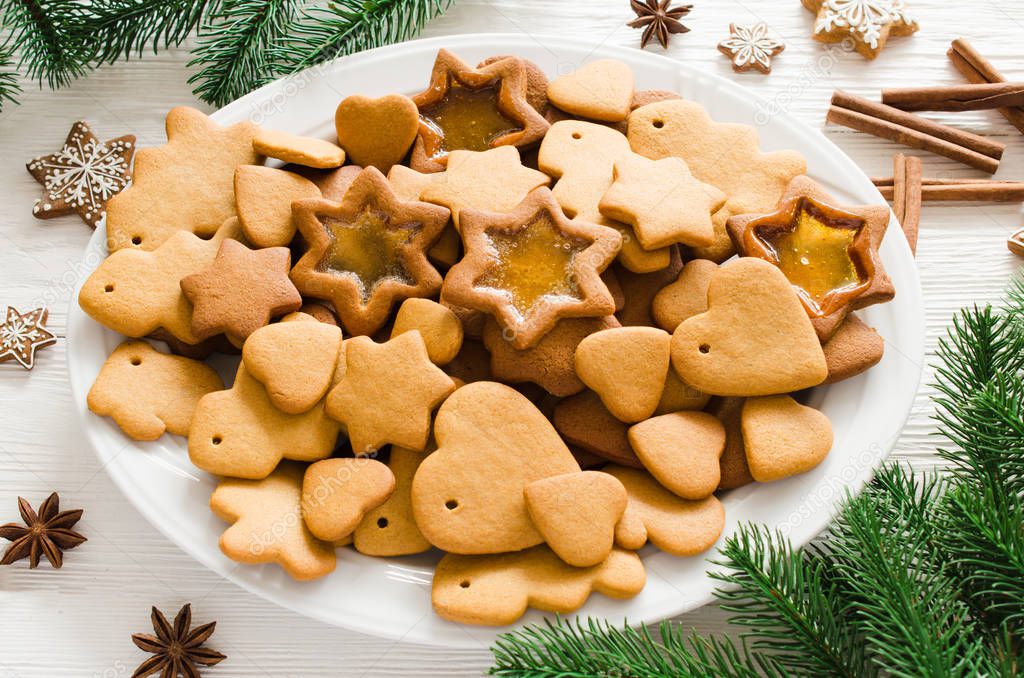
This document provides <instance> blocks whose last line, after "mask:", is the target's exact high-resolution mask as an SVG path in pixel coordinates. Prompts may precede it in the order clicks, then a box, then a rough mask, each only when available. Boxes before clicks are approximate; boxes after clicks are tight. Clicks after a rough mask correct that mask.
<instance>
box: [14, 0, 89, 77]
mask: <svg viewBox="0 0 1024 678" xmlns="http://www.w3.org/2000/svg"><path fill="white" fill-rule="evenodd" d="M82 12H83V5H82V4H81V3H78V2H68V1H67V0H0V26H2V27H3V28H4V29H5V30H6V31H8V36H7V41H8V44H10V45H14V46H16V47H17V49H18V52H19V55H20V58H19V60H18V67H19V69H21V70H23V72H24V73H25V75H26V76H27V77H28V78H29V79H30V80H38V81H39V82H40V84H42V83H44V82H45V83H46V84H47V85H48V86H49V87H50V88H52V89H56V88H58V87H63V86H65V85H67V84H68V83H70V82H71V81H72V80H74V79H75V78H77V77H78V76H80V75H82V74H83V73H84V72H85V71H86V70H87V66H86V64H87V62H88V60H89V55H90V53H91V48H90V47H89V46H88V45H87V43H85V42H83V41H82V40H79V39H75V38H74V34H73V29H72V26H74V25H75V24H77V23H78V22H80V21H81V17H82ZM9 91H10V90H9Z"/></svg>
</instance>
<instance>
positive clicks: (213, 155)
mask: <svg viewBox="0 0 1024 678" xmlns="http://www.w3.org/2000/svg"><path fill="white" fill-rule="evenodd" d="M166 127H167V143H166V144H165V145H163V146H158V147H156V148H140V149H138V151H137V152H136V153H135V168H134V170H133V172H132V184H131V186H129V187H128V188H126V189H124V190H123V191H121V192H120V193H118V194H117V195H115V196H114V197H113V198H111V199H110V202H109V203H107V245H108V247H109V248H110V250H111V251H112V252H113V251H115V250H120V249H124V248H126V247H134V248H138V249H143V250H153V249H156V248H157V247H159V246H160V245H161V244H162V243H163V242H164V241H165V240H167V239H168V238H169V237H171V236H172V235H173V234H174V233H175V232H176V231H181V230H183V231H188V232H190V233H194V234H196V235H198V236H200V237H209V236H211V235H213V233H214V232H215V231H216V230H217V229H218V228H219V227H220V225H221V224H223V223H224V222H225V221H226V220H227V219H229V218H231V217H233V216H235V190H234V177H235V168H236V167H238V166H239V165H261V164H263V157H262V156H261V155H260V154H259V153H257V152H256V151H255V150H254V149H253V145H252V142H253V139H254V138H255V137H256V135H257V133H258V132H259V128H258V127H256V126H255V125H253V124H252V123H250V122H240V123H238V124H236V125H232V126H230V127H221V126H220V125H218V124H217V123H215V122H213V121H212V120H210V119H209V118H208V117H206V116H205V115H203V114H202V113H200V112H199V111H197V110H195V109H194V108H187V107H184V106H179V107H178V108H174V109H171V112H170V113H168V114H167V123H166Z"/></svg>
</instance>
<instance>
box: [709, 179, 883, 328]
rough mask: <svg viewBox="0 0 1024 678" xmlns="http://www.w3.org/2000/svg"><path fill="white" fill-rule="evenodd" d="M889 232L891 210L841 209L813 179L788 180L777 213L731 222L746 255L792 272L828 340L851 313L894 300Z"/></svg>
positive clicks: (792, 280)
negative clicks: (887, 256)
mask: <svg viewBox="0 0 1024 678" xmlns="http://www.w3.org/2000/svg"><path fill="white" fill-rule="evenodd" d="M888 226H889V208H888V207H885V206H883V205H840V204H838V203H837V202H836V200H835V199H834V198H833V197H832V196H831V195H829V194H828V193H827V192H826V191H825V189H824V188H822V187H821V186H820V185H818V184H817V183H816V182H815V181H814V180H812V179H810V178H809V177H806V176H798V177H796V178H794V179H793V180H792V181H790V182H789V185H788V186H787V187H786V191H785V193H783V195H782V199H781V200H780V201H779V204H778V208H777V209H776V211H775V212H772V213H771V214H740V215H736V216H734V217H730V218H729V222H728V229H729V235H730V236H731V237H732V239H733V242H734V243H735V245H736V249H737V250H738V251H739V253H740V255H741V256H750V257H759V258H761V259H764V260H766V261H769V262H771V263H773V264H775V265H776V266H778V267H779V268H780V269H782V272H783V273H785V274H786V277H787V278H789V281H790V283H792V285H793V287H794V289H795V290H796V292H797V295H798V296H799V297H800V301H801V302H803V305H804V308H805V309H807V314H808V315H809V316H810V317H811V324H813V325H814V329H815V331H816V332H817V333H818V337H819V338H820V339H821V340H822V341H825V340H827V339H828V338H829V337H831V336H832V334H833V333H834V332H835V331H836V329H837V328H838V327H839V325H840V324H841V323H842V321H843V319H844V318H846V316H847V314H849V312H850V311H852V310H854V309H858V308H863V307H865V306H871V305H872V304H879V303H883V302H886V301H889V300H891V299H892V298H893V296H894V295H895V293H896V291H895V289H894V287H893V284H892V281H891V280H889V276H888V275H886V273H885V269H884V267H883V266H882V260H881V259H880V257H879V256H878V247H879V245H881V244H882V237H883V236H884V235H885V230H886V228H888Z"/></svg>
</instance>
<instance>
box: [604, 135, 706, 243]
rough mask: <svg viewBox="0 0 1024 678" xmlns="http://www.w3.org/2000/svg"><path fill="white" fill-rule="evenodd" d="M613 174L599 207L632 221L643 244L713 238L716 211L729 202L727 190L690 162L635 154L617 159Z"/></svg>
mask: <svg viewBox="0 0 1024 678" xmlns="http://www.w3.org/2000/svg"><path fill="white" fill-rule="evenodd" d="M614 176H615V179H614V181H612V184H611V186H609V187H608V190H607V191H605V192H604V194H603V195H602V196H601V202H600V203H599V204H598V207H599V209H600V210H601V214H603V215H605V216H606V217H610V218H612V219H616V220H618V221H621V222H623V223H626V224H629V225H630V226H632V227H633V232H634V233H635V234H636V237H637V239H638V240H639V241H640V246H641V247H642V248H644V249H645V250H654V249H658V248H661V247H667V246H669V245H672V244H675V243H680V244H683V245H693V246H698V247H703V246H707V245H711V244H712V243H714V241H715V229H714V225H713V224H712V222H711V215H712V214H714V213H715V212H717V211H718V210H719V209H720V208H721V207H722V206H723V205H724V204H725V194H724V193H722V192H721V191H720V190H718V189H717V188H715V187H714V186H712V185H711V184H705V183H704V182H702V181H698V180H697V179H696V178H695V177H694V176H693V175H692V174H691V173H690V168H689V167H687V165H686V162H685V161H683V160H682V159H680V158H671V157H670V158H661V159H660V160H650V159H648V158H645V157H644V156H642V155H636V154H630V155H627V156H625V157H624V158H620V159H619V160H617V161H616V162H615V175H614Z"/></svg>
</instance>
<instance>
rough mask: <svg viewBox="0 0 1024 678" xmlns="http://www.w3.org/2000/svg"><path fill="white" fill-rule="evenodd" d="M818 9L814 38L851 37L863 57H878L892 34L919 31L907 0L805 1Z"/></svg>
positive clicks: (809, 6) (812, 7)
mask: <svg viewBox="0 0 1024 678" xmlns="http://www.w3.org/2000/svg"><path fill="white" fill-rule="evenodd" d="M802 2H803V6H804V7H806V8H807V9H809V10H810V11H812V12H814V13H815V14H816V15H817V16H816V17H815V19H814V39H815V40H818V41H819V42H843V41H845V40H851V41H852V42H853V48H854V49H855V50H857V52H859V53H860V54H861V55H862V56H864V57H866V58H868V59H874V58H875V57H876V56H878V53H879V52H881V51H882V48H883V47H885V43H886V41H887V40H888V39H889V36H892V35H897V36H902V35H911V34H912V33H915V32H917V21H915V20H914V19H913V17H911V16H910V15H909V14H907V8H906V3H905V2H904V0H802Z"/></svg>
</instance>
